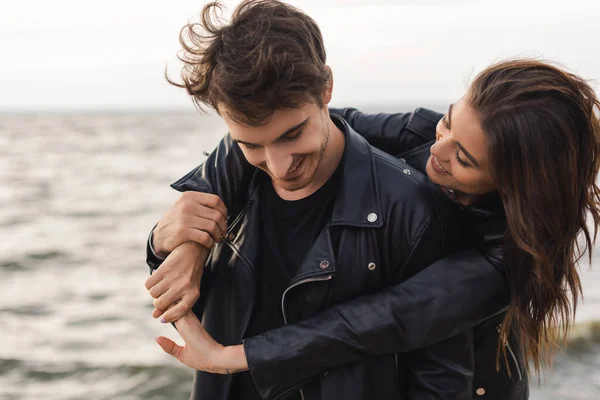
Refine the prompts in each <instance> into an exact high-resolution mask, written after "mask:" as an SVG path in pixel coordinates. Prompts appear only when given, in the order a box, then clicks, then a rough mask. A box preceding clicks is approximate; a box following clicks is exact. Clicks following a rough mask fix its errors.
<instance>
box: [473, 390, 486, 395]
mask: <svg viewBox="0 0 600 400" xmlns="http://www.w3.org/2000/svg"><path fill="white" fill-rule="evenodd" d="M475 393H477V395H478V396H483V395H484V394H485V389H484V388H479V389H477V390H476V391H475Z"/></svg>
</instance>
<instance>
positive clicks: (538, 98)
mask: <svg viewBox="0 0 600 400" xmlns="http://www.w3.org/2000/svg"><path fill="white" fill-rule="evenodd" d="M469 100H470V102H471V105H472V107H473V108H474V109H475V110H476V111H477V112H478V114H479V116H480V118H481V124H482V128H483V130H484V132H485V133H486V136H487V140H488V146H489V150H490V159H491V165H492V175H493V178H494V179H495V182H496V184H497V187H498V191H499V194H500V197H501V198H502V201H503V203H504V208H505V210H506V216H507V225H508V228H507V234H506V242H507V243H506V253H505V257H506V266H507V271H508V275H509V279H510V281H511V285H512V300H511V303H510V306H509V308H508V311H507V313H506V317H505V319H504V322H503V324H502V328H501V331H500V343H499V345H501V344H502V343H505V342H506V340H507V339H508V335H509V333H510V331H511V329H512V328H516V330H518V331H519V335H520V344H521V351H522V352H523V353H524V354H525V356H526V358H527V359H528V360H529V361H531V362H532V363H533V366H534V368H535V370H536V372H537V373H538V374H539V371H540V365H541V364H542V361H544V365H549V364H550V363H551V361H552V354H553V350H554V349H555V348H556V345H557V343H559V342H557V340H556V339H557V338H558V339H559V340H562V341H563V342H564V340H566V338H567V334H568V332H569V328H570V326H571V323H572V321H573V318H574V315H575V311H576V309H577V304H578V302H579V299H580V298H581V296H582V290H581V282H580V279H579V274H578V270H577V268H578V262H579V260H580V259H581V258H582V257H583V256H584V254H585V253H586V251H587V252H588V255H589V261H590V263H591V248H592V245H593V243H594V241H595V238H596V234H597V231H598V226H599V224H600V206H599V204H600V189H599V188H598V185H597V184H596V177H597V175H598V169H599V167H600V122H599V119H598V116H599V114H598V110H599V109H600V103H599V101H598V98H597V96H596V94H595V92H594V90H593V89H592V88H591V87H590V85H589V84H588V83H587V82H586V81H584V80H583V79H581V78H580V77H578V76H576V75H574V74H572V73H569V72H567V71H565V70H563V69H561V68H558V67H556V66H553V65H550V64H548V63H544V62H541V61H537V60H529V59H521V60H510V61H504V62H501V63H498V64H495V65H492V66H490V67H488V68H487V69H485V70H484V71H483V72H481V73H480V74H479V75H478V76H477V77H476V78H475V80H474V82H473V83H472V85H471V87H470V89H469ZM557 334H558V336H557ZM499 349H500V350H499V351H502V352H503V353H504V358H505V359H506V349H505V347H504V346H499ZM499 354H500V353H499Z"/></svg>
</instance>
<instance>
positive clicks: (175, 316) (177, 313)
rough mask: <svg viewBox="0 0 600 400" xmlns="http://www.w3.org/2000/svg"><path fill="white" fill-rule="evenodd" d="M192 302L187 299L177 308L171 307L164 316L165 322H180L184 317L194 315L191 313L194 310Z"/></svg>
mask: <svg viewBox="0 0 600 400" xmlns="http://www.w3.org/2000/svg"><path fill="white" fill-rule="evenodd" d="M190 303H191V302H190V301H188V300H187V299H183V300H181V301H180V302H179V304H177V305H176V306H173V307H171V308H170V309H168V310H167V312H165V313H164V315H163V319H162V320H163V321H166V322H175V321H180V320H181V318H182V317H184V316H186V315H187V314H192V315H193V313H191V312H190V311H191V310H192V306H193V304H191V305H190Z"/></svg>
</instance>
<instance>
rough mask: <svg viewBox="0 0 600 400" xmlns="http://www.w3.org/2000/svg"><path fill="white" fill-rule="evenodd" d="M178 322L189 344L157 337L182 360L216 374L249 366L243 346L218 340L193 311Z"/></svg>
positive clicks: (159, 341)
mask: <svg viewBox="0 0 600 400" xmlns="http://www.w3.org/2000/svg"><path fill="white" fill-rule="evenodd" d="M175 325H176V326H177V331H178V332H179V334H180V335H181V337H182V338H183V340H184V341H185V346H183V347H182V346H179V345H177V344H176V343H175V342H173V341H172V340H171V339H168V338H166V337H164V336H159V337H157V338H156V343H158V344H159V346H160V347H161V348H162V349H163V350H164V351H165V352H166V353H167V354H170V355H172V356H173V357H175V358H176V359H177V360H179V362H181V363H183V364H185V365H187V366H188V367H190V368H193V369H196V370H199V371H204V372H210V373H214V374H233V373H236V372H241V371H247V370H248V362H247V361H246V353H244V348H243V346H242V345H237V346H227V347H224V346H223V345H221V344H220V343H217V342H216V341H215V340H214V339H213V338H212V336H210V335H209V334H208V332H206V330H205V329H204V327H203V326H202V324H201V323H200V321H199V320H198V318H197V317H196V315H194V314H193V313H192V312H188V313H187V314H186V315H184V316H183V317H181V318H180V319H179V320H178V321H177V322H175Z"/></svg>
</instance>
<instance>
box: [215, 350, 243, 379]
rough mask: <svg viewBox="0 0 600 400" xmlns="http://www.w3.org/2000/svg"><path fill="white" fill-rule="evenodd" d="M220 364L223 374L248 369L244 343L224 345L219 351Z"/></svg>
mask: <svg viewBox="0 0 600 400" xmlns="http://www.w3.org/2000/svg"><path fill="white" fill-rule="evenodd" d="M220 360H221V363H220V364H221V365H222V366H223V368H220V369H221V370H222V373H223V374H235V373H236V372H243V371H248V360H246V352H245V351H244V345H243V344H238V345H236V346H225V347H223V349H222V351H221V357H220Z"/></svg>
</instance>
